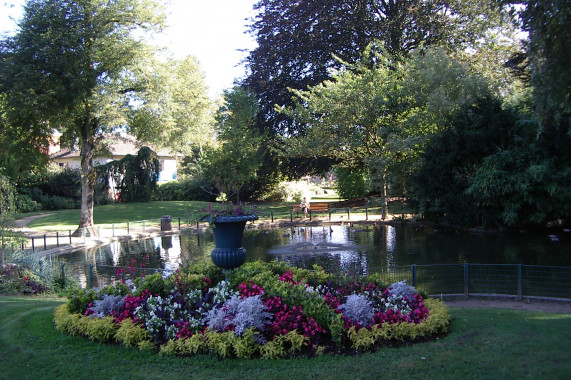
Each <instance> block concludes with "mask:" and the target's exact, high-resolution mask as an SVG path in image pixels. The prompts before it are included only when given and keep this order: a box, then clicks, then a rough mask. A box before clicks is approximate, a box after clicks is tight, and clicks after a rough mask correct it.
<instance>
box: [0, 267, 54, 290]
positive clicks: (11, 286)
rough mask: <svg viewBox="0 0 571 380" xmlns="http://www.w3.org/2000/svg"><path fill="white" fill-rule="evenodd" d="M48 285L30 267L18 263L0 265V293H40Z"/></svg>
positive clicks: (47, 288) (48, 288)
mask: <svg viewBox="0 0 571 380" xmlns="http://www.w3.org/2000/svg"><path fill="white" fill-rule="evenodd" d="M49 291H50V287H49V286H48V285H47V284H46V283H45V282H44V281H42V280H41V279H40V278H39V277H38V276H37V275H36V274H35V273H34V272H32V271H31V270H30V269H28V268H26V267H23V266H21V265H18V264H14V263H10V264H2V265H0V294H4V295H15V294H28V295H29V294H41V293H48V292H49Z"/></svg>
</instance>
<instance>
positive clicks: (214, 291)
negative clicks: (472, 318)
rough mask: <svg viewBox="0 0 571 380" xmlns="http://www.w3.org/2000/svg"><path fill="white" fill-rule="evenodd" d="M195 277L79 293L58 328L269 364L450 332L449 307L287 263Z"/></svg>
mask: <svg viewBox="0 0 571 380" xmlns="http://www.w3.org/2000/svg"><path fill="white" fill-rule="evenodd" d="M199 272H200V270H199V269H197V268H192V267H190V268H186V269H184V270H181V271H180V272H178V273H176V274H175V275H172V276H169V277H166V278H162V277H161V276H160V275H158V274H155V275H151V276H147V277H145V278H141V279H137V280H135V281H134V282H131V283H129V284H125V283H124V284H118V285H116V286H114V287H108V288H104V289H102V290H100V291H98V292H94V291H81V292H83V293H82V294H80V295H76V296H75V297H72V300H70V303H69V304H68V305H67V310H66V312H65V313H64V312H63V311H62V312H61V314H60V313H56V325H57V326H68V323H71V322H69V321H72V320H73V318H71V317H70V318H71V319H70V320H69V321H68V322H65V323H64V322H62V320H61V319H62V318H64V316H65V315H75V314H82V315H83V316H82V317H81V318H89V319H90V320H91V321H96V320H106V321H109V323H111V326H117V327H116V328H117V330H118V331H117V333H116V335H115V337H116V338H115V339H116V340H120V338H121V337H123V336H131V337H132V336H133V334H135V332H137V336H140V337H141V338H140V339H141V342H139V344H142V343H144V342H147V345H148V344H152V345H153V346H154V347H157V348H159V349H160V350H161V351H167V352H174V353H176V354H194V353H197V352H214V353H217V354H219V355H221V356H244V357H252V356H255V355H259V356H262V357H270V358H271V357H284V356H287V355H293V354H296V355H297V354H306V355H315V354H320V353H323V352H328V351H334V352H339V351H340V350H347V349H349V350H356V349H359V350H362V349H370V348H373V347H374V346H376V345H379V344H382V343H384V342H388V341H391V340H395V339H398V340H403V339H405V340H406V339H408V340H414V338H415V337H417V336H434V335H436V334H441V333H443V332H445V331H446V327H447V324H448V316H447V310H446V308H445V306H443V305H442V304H440V303H439V302H438V301H436V300H430V299H425V298H423V297H422V295H421V294H420V293H419V292H418V291H417V290H416V289H414V288H413V287H411V286H409V285H407V284H406V283H405V282H398V283H394V284H392V285H389V286H386V285H384V284H383V283H382V281H380V280H379V279H378V278H376V277H374V276H373V277H370V278H368V279H365V278H363V281H362V282H356V281H348V280H344V279H342V278H335V277H333V276H332V275H330V274H327V273H325V272H323V271H322V270H321V269H319V268H316V270H314V271H308V270H304V269H299V268H290V267H287V265H286V264H283V263H270V264H263V263H251V264H246V265H244V266H242V267H240V268H237V269H234V270H232V271H229V272H226V274H225V277H224V276H223V275H222V273H221V272H219V270H218V269H216V268H212V267H210V268H209V269H208V271H207V272H208V274H209V276H207V275H205V274H204V273H199ZM86 298H92V299H91V301H90V302H87V301H86ZM77 299H81V300H83V302H77ZM74 300H75V301H74ZM72 301H74V302H72ZM438 304H439V305H438ZM82 305H86V306H85V307H84V306H82ZM429 306H430V307H429ZM431 308H432V310H431ZM434 310H437V312H434ZM438 310H439V311H438ZM106 318H107V319H106ZM86 325H89V323H84V325H82V326H86ZM126 326H128V328H129V330H128V331H129V332H128V333H127V332H125V331H122V329H127V327H126ZM66 328H68V327H62V329H63V330H65V329H66ZM110 328H111V327H110ZM70 329H71V330H72V331H73V332H74V333H77V328H75V329H72V328H70ZM99 329H100V330H101V327H99ZM403 329H404V330H406V331H409V330H410V331H409V332H408V333H406V332H405V333H403V331H401V330H403ZM228 334H230V335H228ZM407 334H408V335H407ZM85 335H87V336H91V335H90V334H89V333H86V334H85ZM131 341H132V338H130V340H129V342H131Z"/></svg>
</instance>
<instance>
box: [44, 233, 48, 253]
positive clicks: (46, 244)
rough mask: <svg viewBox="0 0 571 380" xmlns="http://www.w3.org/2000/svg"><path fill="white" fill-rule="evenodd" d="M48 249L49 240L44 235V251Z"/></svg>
mask: <svg viewBox="0 0 571 380" xmlns="http://www.w3.org/2000/svg"><path fill="white" fill-rule="evenodd" d="M46 249H48V239H47V238H46V234H44V251H45V250H46Z"/></svg>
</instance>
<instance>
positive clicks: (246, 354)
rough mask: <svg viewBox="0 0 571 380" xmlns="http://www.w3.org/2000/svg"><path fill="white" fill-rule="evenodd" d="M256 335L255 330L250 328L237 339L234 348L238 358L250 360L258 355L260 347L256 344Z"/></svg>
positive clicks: (234, 341)
mask: <svg viewBox="0 0 571 380" xmlns="http://www.w3.org/2000/svg"><path fill="white" fill-rule="evenodd" d="M256 334H257V333H256V331H255V330H254V328H249V329H246V330H244V333H243V334H242V335H240V336H239V337H235V339H234V340H233V341H232V348H233V349H234V352H235V353H236V356H237V357H238V358H244V359H250V358H253V357H254V356H256V355H257V354H258V352H259V347H260V345H259V344H257V343H256V339H255V336H256Z"/></svg>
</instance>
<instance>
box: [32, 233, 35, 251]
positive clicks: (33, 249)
mask: <svg viewBox="0 0 571 380" xmlns="http://www.w3.org/2000/svg"><path fill="white" fill-rule="evenodd" d="M35 250H36V247H34V237H33V236H32V252H34V251H35Z"/></svg>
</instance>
